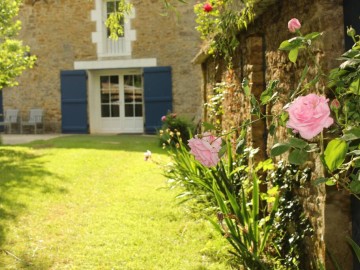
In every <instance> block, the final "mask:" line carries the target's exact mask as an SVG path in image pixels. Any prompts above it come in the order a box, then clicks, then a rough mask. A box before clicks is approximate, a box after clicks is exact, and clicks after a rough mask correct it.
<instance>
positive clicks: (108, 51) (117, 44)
mask: <svg viewBox="0 0 360 270" xmlns="http://www.w3.org/2000/svg"><path fill="white" fill-rule="evenodd" d="M104 53H105V55H108V56H111V55H126V54H128V53H129V52H128V51H127V48H126V42H125V38H118V39H117V40H112V39H109V38H108V39H106V42H105V52H104Z"/></svg>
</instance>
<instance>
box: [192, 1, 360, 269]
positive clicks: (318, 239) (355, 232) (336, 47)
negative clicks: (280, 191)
mask: <svg viewBox="0 0 360 270" xmlns="http://www.w3.org/2000/svg"><path fill="white" fill-rule="evenodd" d="M359 15H360V1H358V0H300V1H287V0H284V1H282V0H263V1H255V20H254V23H252V24H251V25H249V26H248V28H247V29H246V30H243V31H242V32H240V33H239V34H238V40H239V42H240V43H239V44H240V45H239V46H238V47H237V49H236V52H235V54H234V55H233V59H232V69H231V70H229V69H228V68H227V65H226V63H224V60H223V58H222V57H216V56H215V57H212V56H210V55H208V54H207V47H206V44H205V45H204V48H203V49H201V50H200V51H199V52H198V54H197V55H196V57H195V58H194V59H193V62H194V63H195V64H198V65H201V67H202V72H203V85H202V98H203V103H205V104H206V103H208V102H209V100H210V98H209V96H210V97H212V95H213V94H214V92H213V91H214V87H215V85H216V84H217V83H220V82H224V81H225V82H227V84H228V85H229V87H228V88H227V89H226V93H225V94H224V96H223V103H222V107H223V117H222V121H221V125H222V129H223V130H230V128H231V127H239V126H240V124H241V123H242V120H243V119H249V117H251V116H250V104H251V103H250V101H249V99H246V97H245V96H244V94H243V93H242V92H241V91H240V92H239V89H240V84H241V81H242V80H243V78H248V79H249V81H250V82H251V92H252V93H253V94H254V95H255V96H257V97H259V96H260V95H261V93H262V92H263V91H264V90H265V88H266V84H267V83H268V82H270V81H271V80H279V81H280V88H281V89H282V90H283V91H285V92H286V91H290V89H295V86H296V84H297V82H298V81H299V78H300V76H301V69H302V68H303V67H304V61H303V60H301V59H300V61H299V62H298V63H297V65H294V64H292V63H291V62H290V61H289V60H288V58H287V54H286V53H284V52H281V51H279V50H278V47H279V45H280V43H281V42H282V41H284V40H286V39H289V38H291V37H292V36H293V35H291V33H289V31H288V29H287V22H288V21H289V20H290V19H291V18H298V19H299V20H300V21H301V22H302V28H301V31H302V33H310V32H314V31H318V32H324V33H323V37H322V40H321V41H319V43H317V57H319V59H321V63H322V64H323V69H324V70H327V71H328V70H330V69H332V68H335V67H337V66H338V65H339V62H337V60H336V58H338V57H339V56H340V55H341V54H342V53H343V52H345V50H347V49H349V48H350V47H351V46H352V42H351V40H350V38H349V37H347V36H346V26H350V25H352V26H353V27H354V28H355V29H357V30H358V32H359V31H360V19H359ZM264 109H265V110H266V112H268V113H270V112H274V111H279V110H281V109H282V108H274V107H270V106H269V107H267V108H264ZM209 117H210V115H209V112H208V111H206V109H205V110H204V113H203V118H204V119H205V120H207V119H209ZM268 132H269V123H267V122H266V121H262V122H261V121H258V122H257V123H256V124H253V125H252V129H251V132H250V134H251V135H250V136H251V141H252V143H253V145H254V146H256V147H259V148H260V149H261V150H262V151H261V154H262V155H263V157H264V158H266V157H267V155H268V153H269V149H270V148H271V146H272V145H273V141H272V139H271V137H270V136H268ZM277 137H278V138H280V140H281V139H283V140H285V139H286V138H285V137H286V134H285V131H284V132H283V133H280V134H277ZM320 166H321V165H320V161H319V160H318V158H315V160H314V164H313V171H314V172H315V173H314V177H316V175H320V174H321V169H320ZM298 195H299V196H300V197H301V198H302V203H303V206H304V210H305V212H306V214H307V216H308V217H309V219H310V221H311V223H312V226H313V227H314V240H313V242H312V243H309V244H308V247H309V249H310V250H309V252H308V254H309V258H308V260H309V261H313V262H312V263H309V265H308V268H309V269H316V268H315V267H314V265H315V264H316V262H319V261H321V262H323V263H324V264H326V269H335V266H334V265H333V264H332V262H331V259H330V255H331V256H333V257H335V258H336V259H337V261H338V262H339V264H340V265H342V266H343V267H344V268H343V269H360V265H359V264H358V262H357V260H356V259H354V263H353V256H352V251H351V250H350V248H349V246H348V244H347V243H346V240H345V239H346V237H348V236H351V235H352V236H353V238H355V239H356V241H358V243H359V235H360V230H359V228H360V226H359V224H360V219H359V212H360V211H359V209H360V208H359V201H358V200H353V201H352V199H351V198H350V196H349V195H348V194H342V193H341V192H339V191H337V190H335V189H332V188H329V187H324V186H314V185H312V184H309V186H308V187H307V188H305V189H301V190H300V191H299V194H298ZM351 201H352V202H351Z"/></svg>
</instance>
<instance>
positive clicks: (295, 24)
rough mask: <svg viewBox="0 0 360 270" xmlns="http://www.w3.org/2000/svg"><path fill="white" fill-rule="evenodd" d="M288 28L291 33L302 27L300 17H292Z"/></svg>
mask: <svg viewBox="0 0 360 270" xmlns="http://www.w3.org/2000/svg"><path fill="white" fill-rule="evenodd" d="M288 28H289V31H290V32H291V33H295V32H296V30H299V29H300V28H301V23H300V22H299V20H298V19H296V18H292V19H291V20H290V21H289V22H288Z"/></svg>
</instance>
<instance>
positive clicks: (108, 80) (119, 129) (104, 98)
mask: <svg viewBox="0 0 360 270" xmlns="http://www.w3.org/2000/svg"><path fill="white" fill-rule="evenodd" d="M91 81H92V87H91V88H92V90H91V91H90V92H91V95H90V98H91V99H92V102H90V118H91V119H90V131H91V132H93V133H142V132H143V131H144V120H143V115H144V110H143V107H144V106H143V99H144V98H143V92H144V91H143V82H142V75H141V73H140V71H137V72H135V71H131V70H129V71H101V72H100V71H98V72H94V74H93V77H92V80H91ZM91 107H93V110H92V108H91Z"/></svg>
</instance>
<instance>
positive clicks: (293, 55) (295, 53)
mask: <svg viewBox="0 0 360 270" xmlns="http://www.w3.org/2000/svg"><path fill="white" fill-rule="evenodd" d="M298 54H299V49H298V48H295V49H292V50H290V52H289V60H290V61H291V62H293V63H296V59H297V57H298Z"/></svg>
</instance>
